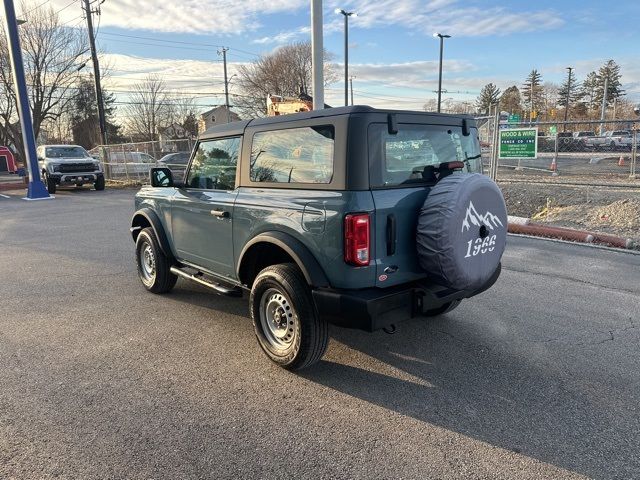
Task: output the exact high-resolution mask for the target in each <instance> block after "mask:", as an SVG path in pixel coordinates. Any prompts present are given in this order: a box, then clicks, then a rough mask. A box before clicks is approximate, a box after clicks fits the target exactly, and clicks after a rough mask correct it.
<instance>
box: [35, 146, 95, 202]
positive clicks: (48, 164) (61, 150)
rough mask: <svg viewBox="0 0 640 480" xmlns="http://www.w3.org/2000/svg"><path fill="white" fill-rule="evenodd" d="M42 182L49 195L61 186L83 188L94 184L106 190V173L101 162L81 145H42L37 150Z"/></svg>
mask: <svg viewBox="0 0 640 480" xmlns="http://www.w3.org/2000/svg"><path fill="white" fill-rule="evenodd" d="M37 154H38V165H39V167H40V172H41V173H42V181H43V182H44V183H45V185H46V186H47V190H49V193H52V194H53V193H56V188H57V187H58V186H60V185H76V186H78V187H81V186H83V185H84V184H86V183H92V184H93V186H94V187H95V189H96V190H104V173H103V170H102V166H101V165H100V162H99V161H98V160H96V159H95V158H93V157H92V156H91V155H89V152H87V151H86V150H85V149H84V148H82V147H81V146H79V145H41V146H39V147H38V150H37Z"/></svg>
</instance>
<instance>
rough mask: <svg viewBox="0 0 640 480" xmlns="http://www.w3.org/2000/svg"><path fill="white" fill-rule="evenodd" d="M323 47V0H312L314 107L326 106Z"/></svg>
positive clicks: (321, 107)
mask: <svg viewBox="0 0 640 480" xmlns="http://www.w3.org/2000/svg"><path fill="white" fill-rule="evenodd" d="M323 54H324V49H323V47H322V0H311V70H312V72H311V86H312V87H311V88H312V89H313V109H314V110H322V109H323V108H324V71H323V63H324V59H323Z"/></svg>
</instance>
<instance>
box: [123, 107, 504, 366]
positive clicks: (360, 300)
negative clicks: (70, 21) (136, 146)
mask: <svg viewBox="0 0 640 480" xmlns="http://www.w3.org/2000/svg"><path fill="white" fill-rule="evenodd" d="M481 169H482V163H481V154H480V144H479V142H478V132H477V128H476V125H475V120H473V118H471V117H468V116H460V115H446V114H438V113H426V112H407V111H393V110H377V109H373V108H369V107H364V106H353V107H341V108H332V109H326V110H321V111H313V112H305V113H297V114H291V115H282V116H274V117H267V118H258V119H253V120H247V121H242V122H235V123H231V124H225V125H223V126H220V127H214V128H212V129H210V130H208V131H207V132H205V133H204V134H203V135H202V136H201V137H200V139H199V141H198V143H197V145H196V148H195V151H194V154H193V155H192V158H191V160H190V163H189V165H188V167H187V171H186V177H185V181H184V182H177V181H176V180H175V179H173V175H172V172H171V170H170V169H169V168H162V167H161V168H153V169H152V170H151V174H150V181H151V182H150V183H151V184H150V185H149V186H144V187H142V188H141V189H140V191H139V192H138V193H137V194H136V197H135V209H136V212H135V214H134V216H133V219H132V221H131V233H132V237H133V240H134V242H135V250H136V255H135V258H136V263H137V271H138V275H139V278H140V280H141V281H142V284H143V285H144V287H145V288H146V289H147V290H149V291H151V292H153V293H165V292H169V291H170V290H171V289H172V288H173V286H174V285H175V283H176V280H177V279H178V278H179V277H180V278H183V279H187V280H190V281H193V282H196V283H198V284H200V285H203V286H205V287H208V288H210V289H211V290H213V291H215V292H218V293H221V294H225V295H236V296H241V295H242V294H243V292H248V293H249V304H250V314H251V318H252V319H253V325H254V328H255V334H256V337H257V340H258V344H259V345H260V347H261V348H262V350H263V351H264V352H265V354H266V355H267V356H268V357H269V358H270V359H271V360H272V361H274V362H275V363H277V364H278V365H280V366H282V367H285V368H288V369H299V368H303V367H305V366H308V365H311V364H313V363H314V362H317V361H318V360H319V359H320V358H321V357H322V355H323V354H324V352H325V349H326V347H327V342H328V338H329V337H328V328H327V324H328V322H332V323H336V324H338V325H342V326H344V327H350V328H359V329H362V330H366V331H374V330H378V329H385V330H386V331H388V332H391V331H392V330H394V329H395V325H396V324H397V323H398V322H400V321H402V320H404V319H408V318H411V317H415V316H419V315H423V316H433V315H440V314H443V313H446V312H448V311H451V310H452V309H454V308H455V307H456V306H457V305H458V304H459V303H460V301H461V300H463V299H466V298H471V297H473V296H475V295H478V294H479V293H481V292H483V291H485V290H486V289H488V288H489V287H491V286H492V285H493V284H494V282H495V281H496V279H497V278H498V276H499V274H500V261H501V257H502V253H503V251H504V247H505V241H506V229H507V214H506V209H505V203H504V199H503V197H502V194H501V193H500V189H499V188H498V187H497V185H496V184H495V183H494V182H493V181H491V180H490V179H489V178H488V177H486V176H484V175H482V174H481Z"/></svg>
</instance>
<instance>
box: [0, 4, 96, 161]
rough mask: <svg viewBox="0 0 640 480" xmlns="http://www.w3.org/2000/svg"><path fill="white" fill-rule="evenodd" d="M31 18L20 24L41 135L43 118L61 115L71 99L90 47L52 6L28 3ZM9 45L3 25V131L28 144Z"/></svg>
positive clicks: (35, 126) (0, 39) (0, 108)
mask: <svg viewBox="0 0 640 480" xmlns="http://www.w3.org/2000/svg"><path fill="white" fill-rule="evenodd" d="M22 10H23V11H24V12H25V13H24V19H25V20H26V23H25V24H24V25H21V26H20V28H19V33H20V42H21V46H22V53H23V60H24V68H25V76H26V81H27V86H28V91H29V104H30V107H31V114H32V116H33V131H34V134H35V136H36V138H38V136H39V135H40V133H41V132H40V131H41V127H42V125H43V123H45V122H47V121H55V120H57V119H58V118H59V117H60V116H61V115H62V114H63V112H64V111H65V109H66V106H67V105H68V103H69V102H70V100H71V95H70V93H71V92H72V90H73V88H74V85H75V83H76V81H77V79H78V75H79V73H78V71H79V64H80V63H82V62H81V61H80V59H81V57H83V56H84V55H85V54H86V53H87V51H88V49H87V48H86V47H85V45H84V41H83V36H82V32H81V31H80V30H77V29H73V28H68V27H64V26H63V25H62V24H61V23H60V21H59V18H58V15H57V14H56V12H55V11H54V10H53V9H52V8H51V7H49V8H36V9H31V10H30V9H29V8H27V7H26V6H25V5H23V7H22ZM16 112H17V100H16V94H15V89H14V84H13V75H12V71H11V64H10V62H9V45H8V40H7V37H6V35H5V32H4V29H3V30H2V31H0V137H2V138H3V139H4V143H5V144H7V143H10V144H13V145H15V146H16V149H17V151H18V153H19V154H22V152H23V151H24V147H23V144H22V136H21V132H20V126H19V122H18V117H17V113H16Z"/></svg>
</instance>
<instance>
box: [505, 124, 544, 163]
mask: <svg viewBox="0 0 640 480" xmlns="http://www.w3.org/2000/svg"><path fill="white" fill-rule="evenodd" d="M499 136H500V141H499V142H498V143H499V150H498V158H538V129H537V128H511V129H509V130H500V132H499Z"/></svg>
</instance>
